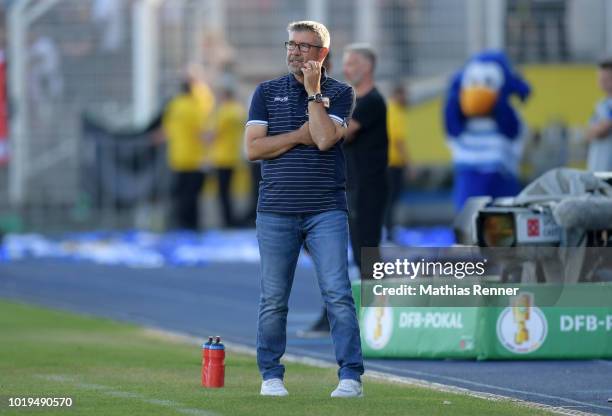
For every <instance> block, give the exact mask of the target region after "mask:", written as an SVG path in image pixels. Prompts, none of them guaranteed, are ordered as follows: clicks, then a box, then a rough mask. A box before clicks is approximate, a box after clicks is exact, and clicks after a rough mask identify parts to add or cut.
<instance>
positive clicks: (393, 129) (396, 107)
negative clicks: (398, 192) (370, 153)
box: [387, 101, 408, 167]
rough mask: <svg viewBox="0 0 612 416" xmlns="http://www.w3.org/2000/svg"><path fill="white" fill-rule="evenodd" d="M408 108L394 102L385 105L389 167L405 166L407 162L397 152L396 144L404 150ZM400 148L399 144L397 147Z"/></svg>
mask: <svg viewBox="0 0 612 416" xmlns="http://www.w3.org/2000/svg"><path fill="white" fill-rule="evenodd" d="M407 132H408V108H407V107H404V106H402V105H400V104H398V103H397V102H395V101H389V103H388V104H387V134H388V135H389V166H394V167H400V166H405V165H406V163H408V160H406V158H405V157H404V155H402V154H401V153H400V152H399V150H398V143H403V145H404V148H406V137H407ZM399 146H401V144H400V145H399Z"/></svg>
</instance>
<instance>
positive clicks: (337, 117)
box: [327, 87, 355, 127]
mask: <svg viewBox="0 0 612 416" xmlns="http://www.w3.org/2000/svg"><path fill="white" fill-rule="evenodd" d="M354 105H355V93H354V91H353V88H351V87H347V88H345V89H344V90H343V91H342V92H340V93H338V95H336V96H335V97H332V98H331V99H330V103H329V110H328V111H327V114H328V115H329V118H331V119H332V120H334V121H335V122H336V123H338V124H340V125H343V126H345V127H346V125H347V124H348V120H349V119H350V118H351V113H352V112H353V107H354Z"/></svg>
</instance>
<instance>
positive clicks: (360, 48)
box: [344, 43, 376, 72]
mask: <svg viewBox="0 0 612 416" xmlns="http://www.w3.org/2000/svg"><path fill="white" fill-rule="evenodd" d="M349 52H354V53H358V54H359V55H361V56H363V57H364V58H366V59H367V60H368V61H369V62H370V64H372V72H374V68H375V67H376V53H374V49H373V48H372V47H371V46H370V45H369V44H367V43H351V44H350V45H347V46H346V47H345V48H344V53H349Z"/></svg>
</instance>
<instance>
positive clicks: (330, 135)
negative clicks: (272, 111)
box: [302, 61, 344, 151]
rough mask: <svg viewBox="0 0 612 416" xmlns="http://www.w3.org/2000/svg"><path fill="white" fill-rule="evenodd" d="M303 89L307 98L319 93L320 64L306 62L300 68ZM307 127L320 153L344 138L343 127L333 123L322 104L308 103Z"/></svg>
mask: <svg viewBox="0 0 612 416" xmlns="http://www.w3.org/2000/svg"><path fill="white" fill-rule="evenodd" d="M302 73H303V74H304V89H306V93H307V94H308V96H312V95H315V94H317V93H320V92H321V63H320V62H317V61H308V62H307V63H306V64H304V67H303V68H302ZM308 125H309V132H310V137H311V138H312V141H313V142H314V143H315V145H316V146H317V147H318V149H319V150H321V151H326V150H329V149H331V148H332V147H334V145H335V144H336V143H337V142H338V141H339V140H340V139H342V137H343V136H344V127H343V126H341V125H339V124H337V123H334V121H333V120H332V119H331V118H330V116H329V115H328V114H327V110H325V106H324V104H323V103H317V102H315V101H311V102H309V103H308Z"/></svg>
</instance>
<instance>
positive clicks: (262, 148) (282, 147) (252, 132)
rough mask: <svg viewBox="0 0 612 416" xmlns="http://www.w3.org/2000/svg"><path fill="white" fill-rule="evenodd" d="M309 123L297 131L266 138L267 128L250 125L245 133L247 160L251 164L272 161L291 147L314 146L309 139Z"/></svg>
mask: <svg viewBox="0 0 612 416" xmlns="http://www.w3.org/2000/svg"><path fill="white" fill-rule="evenodd" d="M308 124H309V123H304V124H303V125H302V127H300V128H299V129H297V130H294V131H291V132H288V133H283V134H277V135H275V136H268V135H267V134H268V126H263V125H258V124H251V125H249V126H247V128H246V131H245V134H244V136H245V147H246V155H247V158H248V159H249V160H250V161H251V162H253V161H255V160H262V159H274V158H276V157H279V156H280V155H282V154H283V153H285V152H286V151H288V150H290V149H292V148H293V147H295V146H297V145H299V144H304V145H307V146H312V145H314V142H313V140H312V139H311V137H310V132H309V127H308Z"/></svg>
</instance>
